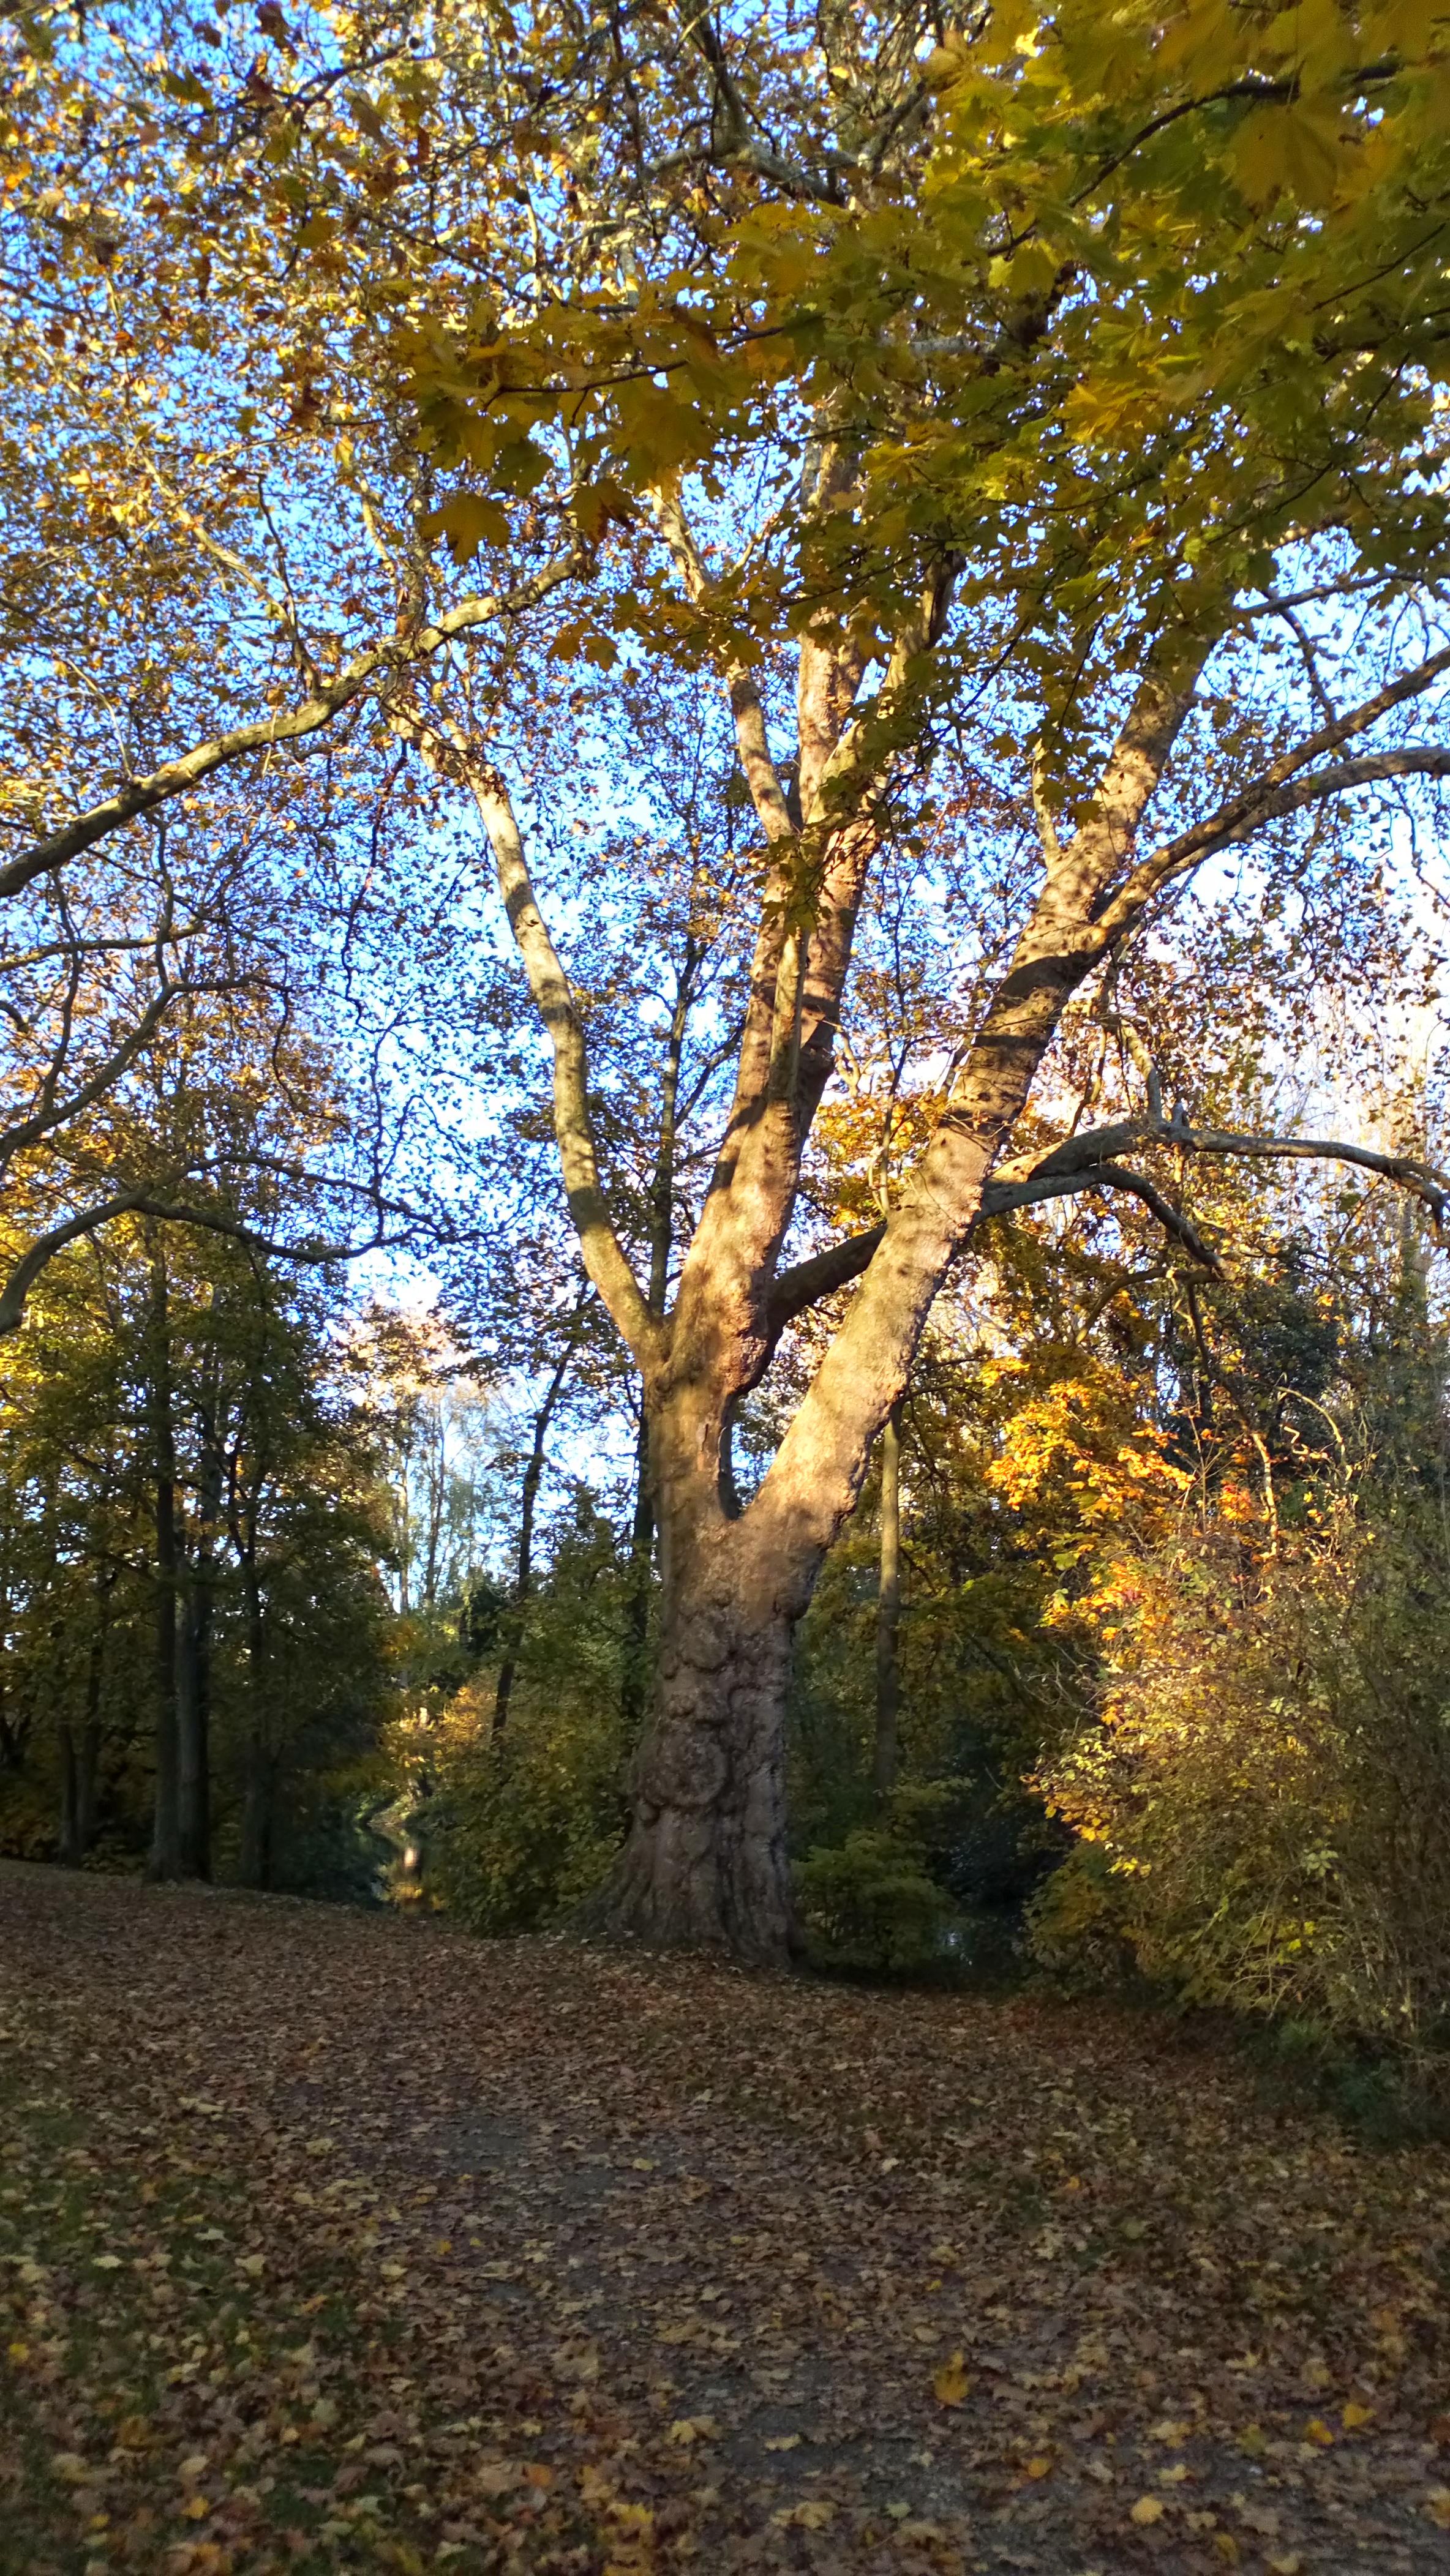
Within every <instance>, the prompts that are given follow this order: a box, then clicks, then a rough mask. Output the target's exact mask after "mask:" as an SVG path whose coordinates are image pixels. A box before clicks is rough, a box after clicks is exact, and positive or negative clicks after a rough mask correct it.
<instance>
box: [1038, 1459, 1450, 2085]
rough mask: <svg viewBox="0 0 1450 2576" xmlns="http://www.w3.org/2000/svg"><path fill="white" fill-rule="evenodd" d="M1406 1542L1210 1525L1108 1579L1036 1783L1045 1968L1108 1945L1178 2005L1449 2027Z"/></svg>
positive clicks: (1399, 1526)
mask: <svg viewBox="0 0 1450 2576" xmlns="http://www.w3.org/2000/svg"><path fill="white" fill-rule="evenodd" d="M1443 1599H1444V1577H1443V1570H1442V1569H1441V1567H1440V1566H1439V1565H1438V1564H1437V1562H1436V1561H1435V1548H1434V1543H1433V1536H1432V1534H1431V1533H1430V1531H1429V1528H1428V1522H1426V1523H1425V1524H1424V1525H1422V1524H1421V1523H1420V1522H1419V1520H1418V1519H1417V1517H1416V1513H1415V1512H1414V1511H1413V1510H1408V1511H1407V1510H1403V1509H1399V1508H1395V1509H1394V1510H1392V1511H1390V1512H1388V1513H1386V1515H1385V1516H1384V1518H1383V1519H1382V1520H1381V1521H1380V1523H1379V1525H1378V1526H1371V1525H1368V1523H1367V1521H1366V1520H1365V1519H1364V1518H1362V1517H1358V1516H1357V1515H1356V1514H1355V1513H1354V1511H1352V1510H1351V1508H1350V1507H1349V1505H1348V1503H1347V1502H1346V1503H1345V1504H1344V1505H1343V1506H1342V1507H1337V1508H1336V1509H1335V1510H1333V1511H1332V1512H1330V1513H1328V1514H1327V1515H1326V1516H1325V1518H1324V1519H1322V1520H1321V1521H1320V1522H1319V1523H1318V1524H1316V1525H1315V1526H1313V1527H1312V1528H1310V1529H1308V1530H1306V1531H1302V1532H1299V1533H1297V1534H1291V1535H1290V1536H1289V1537H1287V1538H1285V1539H1282V1540H1281V1541H1280V1543H1279V1545H1278V1546H1277V1548H1276V1549H1275V1550H1273V1551H1272V1552H1267V1553H1260V1552H1258V1551H1256V1549H1255V1547H1254V1546H1253V1545H1252V1544H1250V1543H1249V1541H1248V1539H1247V1538H1246V1534H1245V1532H1244V1530H1243V1529H1242V1528H1239V1529H1235V1528H1234V1527H1233V1526H1232V1525H1231V1524H1230V1525H1224V1524H1223V1523H1220V1524H1218V1525H1216V1526H1214V1527H1213V1528H1211V1529H1208V1530H1206V1531H1200V1532H1197V1533H1195V1534H1193V1535H1191V1536H1189V1537H1187V1538H1185V1539H1184V1540H1182V1541H1181V1542H1180V1543H1179V1544H1178V1545H1176V1546H1175V1547H1173V1548H1171V1549H1168V1550H1166V1551H1162V1552H1160V1553H1159V1554H1158V1555H1157V1556H1156V1557H1149V1558H1147V1559H1145V1560H1144V1561H1143V1562H1142V1563H1141V1564H1140V1565H1139V1566H1138V1567H1137V1568H1136V1569H1135V1571H1134V1574H1133V1578H1132V1580H1131V1581H1130V1582H1128V1583H1126V1584H1125V1586H1124V1591H1123V1600H1122V1604H1121V1610H1122V1617H1121V1625H1120V1627H1119V1631H1118V1635H1117V1638H1116V1640H1115V1643H1114V1647H1113V1654H1114V1663H1115V1670H1114V1672H1113V1674H1112V1677H1111V1683H1110V1687H1109V1689H1108V1691H1107V1694H1106V1698H1105V1703H1104V1706H1103V1709H1102V1713H1101V1718H1100V1721H1099V1722H1098V1723H1097V1724H1096V1725H1094V1726H1093V1727H1090V1728H1089V1729H1087V1730H1085V1731H1084V1733H1083V1734H1082V1735H1081V1736H1080V1737H1079V1739H1078V1741H1077V1742H1076V1744H1075V1745H1073V1746H1072V1747H1071V1748H1070V1749H1069V1751H1068V1752H1067V1753H1066V1754H1065V1755H1063V1756H1062V1757H1061V1758H1060V1759H1059V1760H1057V1761H1056V1762H1055V1763H1054V1764H1053V1765H1052V1766H1051V1767H1050V1769H1049V1770H1048V1771H1047V1773H1046V1774H1045V1776H1044V1778H1043V1780H1042V1782H1041V1784H1040V1785H1041V1786H1042V1787H1043V1789H1044V1791H1045V1793H1046V1795H1047V1796H1048V1799H1049V1801H1050V1803H1051V1805H1052V1806H1053V1808H1054V1809H1055V1811H1056V1812H1057V1813H1058V1814H1059V1815H1060V1816H1062V1817H1063V1818H1064V1819H1065V1820H1066V1821H1067V1822H1068V1823H1069V1824H1070V1825H1071V1826H1072V1827H1073V1829H1074V1831H1075V1832H1076V1834H1077V1836H1078V1847H1077V1849H1076V1851H1075V1852H1074V1853H1073V1855H1072V1856H1071V1858H1070V1859H1069V1860H1068V1862H1067V1863H1066V1864H1065V1866H1064V1869H1063V1870H1062V1871H1060V1872H1059V1873H1058V1874H1057V1876H1056V1877H1055V1878H1053V1879H1052V1880H1051V1881H1050V1882H1049V1883H1048V1885H1047V1887H1046V1888H1045V1889H1044V1890H1043V1891H1042V1892H1041V1893H1040V1894H1039V1896H1038V1898H1037V1899H1036V1900H1035V1903H1034V1907H1033V1935H1034V1944H1035V1947H1036V1950H1037V1954H1038V1956H1039V1957H1040V1958H1042V1959H1044V1960H1045V1962H1046V1963H1047V1964H1048V1965H1050V1966H1052V1967H1054V1968H1057V1969H1062V1968H1064V1967H1068V1968H1070V1967H1071V1966H1072V1965H1073V1963H1074V1961H1075V1960H1081V1959H1082V1957H1083V1956H1084V1954H1085V1953H1086V1954H1088V1955H1090V1956H1092V1955H1095V1956H1096V1958H1097V1959H1098V1960H1099V1962H1101V1961H1102V1960H1103V1959H1106V1958H1110V1957H1111V1956H1112V1954H1113V1953H1114V1951H1115V1950H1116V1949H1117V1948H1118V1945H1119V1944H1120V1943H1125V1944H1126V1945H1127V1947H1128V1948H1129V1950H1130V1951H1131V1953H1132V1955H1133V1957H1134V1958H1135V1959H1136V1961H1137V1964H1138V1966H1139V1967H1140V1968H1141V1969H1142V1970H1143V1971H1145V1972H1146V1973H1147V1974H1148V1975H1149V1976H1152V1977H1155V1978H1158V1979H1161V1980H1165V1981H1168V1982H1171V1983H1172V1984H1173V1985H1175V1986H1176V1987H1177V1988H1178V1989H1179V1990H1180V1992H1181V1993H1183V1994H1184V1995H1185V1996H1186V1997H1187V1998H1189V1999H1190V2000H1193V2001H1197V2002H1204V2003H1213V2004H1222V2005H1228V2006H1230V2007H1232V2008H1233V2009H1235V2010H1238V2011H1242V2012H1249V2013H1256V2014H1261V2015H1274V2016H1279V2017H1284V2018H1292V2019H1295V2020H1297V2021H1300V2022H1303V2023H1306V2024H1308V2025H1311V2026H1312V2027H1313V2028H1314V2029H1315V2030H1316V2031H1321V2032H1324V2033H1327V2034H1334V2035H1337V2036H1342V2037H1361V2038H1366V2039H1369V2040H1371V2041H1374V2042H1377V2043H1381V2044H1383V2043H1385V2042H1389V2043H1392V2044H1394V2045H1395V2046H1396V2047H1401V2048H1407V2049H1409V2050H1411V2051H1413V2052H1419V2053H1422V2054H1423V2053H1424V2052H1425V2051H1426V2050H1428V2049H1431V2048H1432V2047H1434V2046H1435V2045H1436V2044H1437V2042H1438V2040H1439V2039H1440V2037H1441V2036H1442V2035H1443V2032H1444V2028H1445V2023H1446V2017H1447V2012H1450V1630H1447V1626H1446V1622H1445V1618H1444V1611H1443V1606H1442V1605H1443Z"/></svg>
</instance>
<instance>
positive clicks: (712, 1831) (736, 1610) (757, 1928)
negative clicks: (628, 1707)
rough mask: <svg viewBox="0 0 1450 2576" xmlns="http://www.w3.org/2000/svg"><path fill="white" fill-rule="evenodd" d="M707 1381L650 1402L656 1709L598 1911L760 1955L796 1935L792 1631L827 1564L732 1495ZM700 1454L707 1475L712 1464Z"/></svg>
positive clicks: (786, 1952) (649, 1931)
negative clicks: (765, 1544) (733, 1503)
mask: <svg viewBox="0 0 1450 2576" xmlns="http://www.w3.org/2000/svg"><path fill="white" fill-rule="evenodd" d="M700 1395H701V1390H700V1388H699V1386H698V1384H694V1385H690V1384H686V1385H685V1386H683V1387H680V1388H677V1389H676V1390H675V1392H674V1397H673V1400H670V1401H667V1402H666V1403H665V1404H664V1405H663V1406H660V1405H657V1406H656V1407H655V1408H653V1418H652V1420H651V1441H650V1474H651V1485H652V1489H653V1493H654V1498H655V1509H656V1513H657V1515H658V1527H659V1539H660V1607H659V1644H658V1651H657V1655H656V1662H655V1686H654V1695H653V1706H652V1711H651V1721H650V1725H649V1728H648V1731H647V1733H646V1735H645V1737H644V1740H643V1742H642V1743H641V1745H640V1747H639V1749H638V1751H637V1753H636V1754H635V1757H634V1762H633V1765H632V1770H631V1780H630V1787H631V1792H632V1797H633V1808H634V1817H633V1823H632V1825H631V1828H630V1835H629V1840H628V1842H627V1843H626V1845H625V1848H624V1850H623V1852H622V1853H621V1854H620V1858H619V1861H618V1863H617V1864H616V1867H615V1870H614V1873H613V1876H612V1877H611V1879H610V1881H609V1884H608V1885H607V1886H606V1887H605V1888H604V1889H603V1890H601V1892H600V1895H599V1897H598V1898H597V1899H596V1900H595V1902H594V1903H593V1905H592V1906H590V1907H589V1908H588V1909H587V1918H588V1919H590V1920H592V1921H593V1922H594V1923H595V1924H596V1925H597V1926H599V1927H600V1928H603V1929H607V1930H609V1931H611V1932H622V1933H627V1934H632V1935H633V1936H634V1937H636V1938H637V1939H640V1940H644V1941H648V1942H651V1943H654V1944H658V1945H660V1946H662V1947H684V1948H692V1949H723V1950H728V1951H730V1952H731V1953H732V1954H733V1955H734V1956H735V1957H737V1958H743V1959H749V1960H752V1961H754V1962H755V1963H756V1964H758V1965H760V1966H769V1967H779V1966H783V1965H785V1964H786V1963H787V1961H788V1960H789V1959H790V1957H791V1956H792V1954H793V1952H794V1950H795V1948H796V1946H797V1943H796V1937H795V1926H794V1915H793V1909H792V1905H791V1890H790V1870H789V1864H788V1861H787V1856H786V1834H785V1711H786V1696H787V1692H788V1690H789V1686H790V1669H791V1647H792V1642H793V1638H794V1632H795V1628H796V1625H797V1622H798V1621H799V1619H800V1617H801V1614H802V1612H803V1611H804V1609H805V1606H806V1603H807V1601H808V1599H809V1597H810V1589H811V1583H812V1580H813V1578H814V1572H815V1568H814V1566H812V1567H811V1568H809V1569H807V1570H803V1569H801V1568H796V1569H795V1570H794V1579H792V1572H791V1569H790V1568H788V1567H787V1566H786V1565H784V1564H783V1563H782V1561H781V1560H780V1559H779V1558H778V1557H776V1556H775V1555H773V1554H772V1553H771V1552H770V1551H769V1550H762V1549H761V1548H760V1547H759V1546H758V1544H757V1543H756V1542H755V1540H754V1538H753V1536H752V1534H751V1532H750V1529H749V1525H748V1523H747V1522H745V1521H741V1520H732V1519H730V1518H728V1517H727V1515H726V1512H725V1509H724V1507H723V1503H722V1500H721V1495H720V1489H719V1474H720V1461H721V1429H722V1425H721V1420H720V1416H719V1414H718V1412H716V1411H715V1409H714V1408H712V1407H711V1406H710V1405H709V1402H708V1399H707V1400H706V1402H705V1405H704V1407H703V1409H702V1407H701V1404H700V1401H699V1399H700ZM702 1465H703V1468H704V1471H705V1472H704V1473H703V1474H702V1472H701V1469H702Z"/></svg>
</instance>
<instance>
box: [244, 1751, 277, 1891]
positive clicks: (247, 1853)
mask: <svg viewBox="0 0 1450 2576" xmlns="http://www.w3.org/2000/svg"><path fill="white" fill-rule="evenodd" d="M276 1818H277V1765H276V1759H275V1757H274V1755H273V1753H272V1750H271V1747H270V1745H269V1744H268V1743H267V1742H266V1739H265V1737H264V1736H262V1735H261V1734H260V1733H259V1731H258V1730H257V1729H256V1728H255V1727H254V1728H253V1730H252V1735H251V1740H250V1742H249V1744H248V1747H247V1786H246V1792H245V1795H244V1797H243V1801H242V1847H241V1852H240V1854H239V1857H238V1861H237V1877H238V1880H239V1882H240V1884H241V1885H242V1886H243V1887H259V1888H268V1887H270V1886H271V1884H272V1872H273V1865H274V1854H273V1843H274V1839H275V1833H276Z"/></svg>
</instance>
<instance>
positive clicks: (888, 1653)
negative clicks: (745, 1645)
mask: <svg viewBox="0 0 1450 2576" xmlns="http://www.w3.org/2000/svg"><path fill="white" fill-rule="evenodd" d="M900 1625H901V1404H900V1400H899V1399H898V1401H897V1402H896V1403H895V1404H893V1406H892V1408H891V1411H890V1412H889V1413H888V1415H887V1417H886V1428H885V1430H884V1431H883V1432H882V1434H881V1570H880V1576H879V1579H878V1582H877V1587H876V1748H875V1760H874V1762H873V1765H872V1781H873V1785H874V1787H875V1790H876V1796H877V1800H878V1802H879V1804H880V1805H881V1806H882V1807H885V1806H886V1805H887V1804H888V1803H889V1800H890V1797H891V1793H892V1791H893V1789H894V1788H895V1786H896V1759H897V1713H898V1710H899V1708H900V1704H901V1666H900V1658H899V1654H898V1633H899V1630H900Z"/></svg>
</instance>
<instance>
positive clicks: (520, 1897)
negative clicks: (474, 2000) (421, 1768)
mask: <svg viewBox="0 0 1450 2576" xmlns="http://www.w3.org/2000/svg"><path fill="white" fill-rule="evenodd" d="M482 1696H483V1697H486V1696H487V1695H486V1694H483V1695H482ZM622 1821H623V1800H622V1791H621V1781H620V1747H619V1740H618V1728H617V1725H615V1724H613V1723H610V1722H607V1721H605V1720H604V1719H602V1718H601V1717H600V1716H599V1715H598V1714H597V1712H591V1711H589V1710H586V1709H582V1708H580V1707H578V1706H564V1707H562V1708H561V1707H560V1706H559V1705H558V1704H557V1703H555V1704H553V1705H550V1706H547V1707H546V1706H541V1705H539V1704H537V1703H534V1704H531V1703H530V1702H528V1701H527V1700H525V1701H522V1702H520V1701H518V1700H516V1701H515V1704H514V1709H513V1714H512V1716H511V1718H510V1721H509V1726H508V1730H507V1732H506V1734H505V1735H504V1736H503V1737H502V1738H501V1739H499V1740H497V1741H495V1740H494V1739H493V1737H492V1736H491V1735H490V1733H489V1732H488V1725H487V1716H486V1711H485V1709H484V1707H483V1706H482V1705H481V1704H480V1705H477V1706H475V1705H474V1695H473V1694H472V1693H470V1692H467V1691H465V1692H464V1693H462V1694H460V1697H459V1699H458V1700H457V1701H455V1703H454V1705H453V1709H452V1710H451V1711H450V1717H449V1725H448V1731H447V1736H446V1738H445V1741H444V1743H443V1745H442V1747H441V1749H440V1752H439V1756H438V1761H437V1768H436V1785H435V1788H434V1792H433V1795H432V1797H431V1799H430V1800H429V1803H428V1808H427V1827H426V1835H427V1886H428V1890H429V1892H430V1893H431V1894H432V1895H434V1896H435V1897H437V1898H438V1899H439V1900H440V1901H441V1902H442V1904H443V1905H444V1906H445V1907H446V1908H447V1910H448V1912H449V1913H450V1914H456V1915H457V1916H458V1918H459V1920H460V1922H462V1923H466V1924H467V1925H468V1927H469V1929H470V1930H471V1931H475V1932H483V1933H510V1932H534V1931H538V1930H540V1929H542V1928H543V1927H545V1926H547V1925H548V1924H550V1923H553V1922H556V1921H558V1920H560V1919H561V1918H562V1917H563V1916H565V1915H567V1914H568V1913H569V1912H571V1910H572V1909H573V1908H574V1907H575V1906H576V1905H578V1904H579V1903H581V1902H582V1900H583V1898H584V1897H585V1896H587V1895H588V1894H589V1893H590V1891H591V1890H592V1889H593V1888H595V1887H596V1886H597V1885H598V1884H599V1882H600V1880H601V1879H602V1878H603V1877H604V1875H605V1873H606V1871H607V1870H608V1868H609V1864H610V1862H611V1860H612V1859H613V1857H614V1854H615V1852H616V1850H617V1849H618V1846H619V1840H620V1834H621V1829H622Z"/></svg>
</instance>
